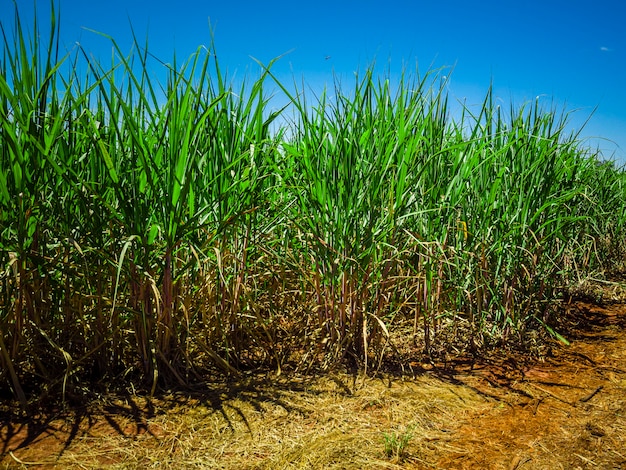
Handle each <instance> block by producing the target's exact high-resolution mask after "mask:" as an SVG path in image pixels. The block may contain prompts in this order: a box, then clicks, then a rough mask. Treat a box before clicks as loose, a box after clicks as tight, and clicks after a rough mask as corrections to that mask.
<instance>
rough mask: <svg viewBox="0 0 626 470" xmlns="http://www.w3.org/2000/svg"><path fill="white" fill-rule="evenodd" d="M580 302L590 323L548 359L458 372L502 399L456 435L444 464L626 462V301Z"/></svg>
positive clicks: (515, 466)
mask: <svg viewBox="0 0 626 470" xmlns="http://www.w3.org/2000/svg"><path fill="white" fill-rule="evenodd" d="M577 308H579V309H580V312H581V313H583V314H584V317H585V318H586V319H587V321H588V323H587V327H586V328H585V329H584V330H579V331H578V332H577V335H576V337H574V338H572V344H571V345H570V346H569V347H563V348H560V349H559V350H557V351H556V352H555V355H554V357H552V358H550V359H549V360H547V361H546V362H545V363H541V364H535V365H533V366H531V367H529V368H518V367H515V366H514V365H511V364H498V365H492V366H484V367H482V368H481V369H479V370H475V371H474V372H472V373H469V374H460V375H459V376H457V379H458V380H459V381H461V382H463V383H465V384H467V385H469V386H475V387H477V388H478V389H480V390H481V391H483V392H484V393H490V394H493V396H494V397H496V398H497V401H498V402H499V405H498V406H496V407H495V408H493V409H491V410H487V411H485V412H482V413H476V414H474V415H473V416H472V417H471V418H470V419H469V420H468V421H467V422H466V423H465V424H463V425H462V426H461V427H460V428H459V429H458V430H457V432H456V433H455V434H454V436H451V438H450V439H451V441H452V442H453V445H454V447H456V448H457V449H458V450H457V451H452V452H450V453H449V455H446V456H443V457H442V458H441V459H439V460H438V466H439V467H440V468H472V469H473V468H477V469H478V468H494V469H495V468H499V469H510V470H513V469H523V468H528V469H558V468H563V469H578V468H581V469H582V468H602V469H621V468H626V334H625V330H624V327H625V326H626V305H623V304H616V305H608V306H604V307H600V306H596V305H592V304H585V303H579V304H578V305H577Z"/></svg>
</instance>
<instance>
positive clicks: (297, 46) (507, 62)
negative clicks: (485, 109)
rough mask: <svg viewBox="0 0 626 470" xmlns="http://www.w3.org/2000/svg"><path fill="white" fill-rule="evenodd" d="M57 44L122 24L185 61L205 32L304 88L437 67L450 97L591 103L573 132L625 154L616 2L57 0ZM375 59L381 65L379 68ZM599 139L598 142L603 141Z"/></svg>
mask: <svg viewBox="0 0 626 470" xmlns="http://www.w3.org/2000/svg"><path fill="white" fill-rule="evenodd" d="M17 3H18V5H19V7H20V11H21V14H22V19H23V20H28V18H30V17H32V11H33V4H34V3H36V5H37V9H38V11H39V18H40V20H42V22H43V21H44V20H46V19H47V18H48V16H49V4H50V3H49V1H48V0H36V1H35V2H33V0H17ZM57 4H58V5H60V8H61V24H62V41H63V44H64V46H65V47H67V48H68V49H71V48H72V47H74V44H75V43H76V42H80V43H81V44H82V45H83V47H85V48H86V49H87V50H88V51H90V52H92V53H93V54H94V55H95V56H97V57H99V58H100V59H102V60H106V59H107V58H108V57H109V56H110V51H111V47H110V44H109V43H107V41H106V40H105V39H104V38H102V37H100V36H98V35H95V34H93V33H91V32H89V31H87V30H86V29H84V28H90V29H95V30H98V31H102V32H104V33H107V34H110V35H112V36H114V37H115V39H116V40H117V42H118V43H119V44H120V45H121V46H122V49H124V50H128V51H130V47H131V44H132V41H131V38H130V31H131V29H130V26H129V25H130V24H131V23H132V25H133V28H134V29H135V32H136V33H137V34H138V35H139V37H140V38H142V39H144V38H146V37H148V40H149V45H150V50H151V52H152V53H153V54H155V55H157V56H159V57H160V58H162V59H163V60H164V61H165V62H168V61H170V60H171V58H172V55H173V52H174V50H175V51H176V54H177V56H178V58H179V59H182V58H186V57H187V56H188V55H189V54H191V53H193V52H194V51H195V50H196V49H197V47H198V46H200V45H202V44H208V43H210V41H211V33H210V28H209V19H210V21H211V24H212V25H213V28H214V32H215V45H216V49H217V53H218V57H219V59H220V62H221V63H222V66H224V67H227V68H228V70H229V72H230V73H231V74H233V73H236V74H237V75H240V76H244V75H246V74H248V75H252V76H254V75H256V74H257V73H258V66H257V65H256V63H255V62H254V61H253V60H252V59H251V58H250V57H251V56H253V57H255V58H257V59H259V60H261V61H263V62H265V63H267V62H269V61H270V60H271V59H272V58H275V57H277V56H279V55H282V54H285V53H287V52H289V53H288V54H287V55H285V56H284V57H283V58H282V59H281V60H280V61H279V62H278V63H277V64H276V67H275V69H274V71H275V72H276V73H277V74H278V76H279V78H280V79H281V80H288V81H291V80H292V78H293V77H295V78H297V79H298V80H301V79H302V78H304V81H305V82H306V83H307V84H308V85H311V86H312V87H314V88H315V87H321V86H322V84H323V83H332V79H333V73H336V74H338V76H340V77H344V78H346V79H347V80H351V77H352V76H353V72H354V71H356V70H358V69H360V70H363V69H364V68H365V67H366V66H367V65H368V64H370V63H371V62H372V61H373V60H376V62H377V64H382V66H384V67H387V65H389V64H390V66H391V69H392V70H396V71H400V70H401V68H402V66H403V65H407V66H408V68H409V70H412V69H414V67H415V65H417V66H418V68H419V70H420V72H421V73H424V72H426V71H427V70H429V69H433V68H441V67H444V68H446V69H445V70H446V71H445V72H444V73H446V74H449V73H450V69H452V68H453V70H452V71H451V74H450V77H451V81H450V88H449V92H450V97H451V98H452V99H453V100H467V103H469V104H472V103H479V102H480V101H481V100H482V98H484V95H485V93H486V91H487V89H488V87H489V84H490V82H492V81H493V84H494V90H495V93H496V96H497V97H498V98H499V99H501V100H502V102H503V104H507V106H508V103H509V102H510V100H511V99H513V101H514V103H515V104H516V105H521V104H523V103H525V102H528V101H530V100H534V99H535V98H536V97H537V96H542V98H541V99H542V100H544V103H545V105H546V107H548V108H549V107H550V106H551V104H552V103H555V104H556V105H557V107H558V109H562V108H563V107H565V108H566V109H567V110H572V111H575V112H574V114H573V116H572V125H574V126H576V125H579V124H580V123H582V122H583V121H585V120H586V119H587V118H588V117H589V115H590V113H591V112H592V111H593V110H594V109H596V108H597V109H596V111H595V113H594V115H593V116H592V118H591V120H590V122H589V123H588V125H587V127H586V128H585V129H584V130H583V133H582V136H584V137H589V138H592V137H602V138H603V139H600V140H598V139H591V140H589V141H588V142H589V145H591V146H593V147H596V146H598V145H599V146H600V148H601V149H603V151H604V153H605V155H606V156H607V157H610V156H611V155H613V154H614V156H615V157H616V158H617V159H618V160H619V161H620V162H622V163H626V86H624V84H625V83H626V28H625V27H624V21H625V19H626V2H624V1H623V0H615V1H608V0H595V1H578V0H569V1H554V0H547V1H546V0H543V1H535V0H531V1H526V2H520V1H515V2H508V1H503V0H501V1H474V2H472V1H469V0H465V1H456V0H455V1H441V2H434V1H428V2H426V1H409V0H402V1H399V0H387V1H385V2H379V1H378V2H374V1H370V0H362V1H359V2H356V1H343V2H342V1H339V0H336V1H333V2H330V1H326V0H319V1H317V2H284V1H274V2H270V1H267V2H259V1H239V2H224V1H223V0H222V1H214V0H210V1H199V0H189V1H183V0H178V1H164V0H107V1H106V2H105V1H85V0H81V1H78V0H58V2H57ZM12 5H13V1H12V0H0V21H2V23H3V24H4V25H5V26H7V25H9V26H10V25H11V23H12V10H13V8H12ZM384 67H383V68H384ZM604 139H609V140H610V141H612V142H610V141H607V140H604Z"/></svg>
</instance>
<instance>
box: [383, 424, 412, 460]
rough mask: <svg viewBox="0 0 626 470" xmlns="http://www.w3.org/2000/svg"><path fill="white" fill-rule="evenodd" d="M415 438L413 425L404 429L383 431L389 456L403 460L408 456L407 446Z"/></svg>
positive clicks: (386, 453)
mask: <svg viewBox="0 0 626 470" xmlns="http://www.w3.org/2000/svg"><path fill="white" fill-rule="evenodd" d="M411 439H413V427H412V426H409V427H407V428H406V429H405V430H404V431H402V432H400V431H391V432H384V433H383V440H384V442H385V455H386V456H387V457H389V458H393V459H396V460H402V459H403V458H404V457H405V456H406V448H407V446H408V444H409V442H410V441H411Z"/></svg>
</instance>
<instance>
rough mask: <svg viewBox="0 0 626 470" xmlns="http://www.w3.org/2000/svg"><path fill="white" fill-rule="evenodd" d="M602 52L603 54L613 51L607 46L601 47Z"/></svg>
mask: <svg viewBox="0 0 626 470" xmlns="http://www.w3.org/2000/svg"><path fill="white" fill-rule="evenodd" d="M600 50H601V51H602V52H609V51H611V49H609V48H608V47H606V46H602V47H600Z"/></svg>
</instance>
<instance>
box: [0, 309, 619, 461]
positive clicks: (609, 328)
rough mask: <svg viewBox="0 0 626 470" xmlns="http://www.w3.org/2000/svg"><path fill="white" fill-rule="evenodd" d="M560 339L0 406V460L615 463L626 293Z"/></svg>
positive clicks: (584, 314) (585, 314)
mask: <svg viewBox="0 0 626 470" xmlns="http://www.w3.org/2000/svg"><path fill="white" fill-rule="evenodd" d="M569 308H570V309H571V311H570V313H571V315H572V318H573V321H574V322H575V321H577V319H579V320H580V322H579V327H578V328H577V329H576V330H572V331H570V332H569V333H568V335H569V336H568V339H570V340H571V344H570V345H569V346H561V347H557V348H555V349H553V352H552V354H551V355H550V356H549V357H546V358H544V359H543V360H542V361H536V362H533V363H529V362H528V361H527V360H526V359H524V358H522V357H517V358H516V357H506V358H499V359H490V360H483V361H481V362H479V363H469V362H464V361H458V362H457V363H455V364H447V365H446V366H445V367H443V366H441V367H438V366H434V367H433V366H431V365H428V366H426V365H424V367H421V368H419V367H418V369H420V370H421V372H420V373H418V374H416V375H415V376H414V377H411V378H398V377H389V376H381V377H377V378H363V377H353V376H350V375H347V374H329V375H325V376H321V377H315V378H311V377H309V378H298V379H296V378H280V377H279V378H277V377H273V376H267V377H250V378H249V379H246V380H241V381H239V382H237V383H233V384H222V385H215V386H207V390H205V391H202V392H198V393H194V394H182V393H181V394H172V395H170V396H166V397H161V398H159V399H158V400H156V399H155V400H146V399H143V398H139V397H137V396H134V395H131V394H129V395H128V396H118V397H106V398H103V399H102V400H100V401H99V402H98V403H93V404H90V405H89V406H87V407H80V408H73V409H66V410H63V409H60V410H57V411H56V412H54V413H46V414H45V415H41V416H36V417H32V416H31V417H29V419H25V418H24V419H23V418H21V416H20V414H19V413H18V412H17V411H11V410H6V409H5V411H4V413H3V414H2V415H0V468H32V469H34V468H41V469H53V468H116V469H130V468H173V469H177V468H211V469H212V468H215V469H233V470H234V469H284V468H293V469H295V468H298V469H318V468H320V469H321V468H336V469H352V468H354V469H357V468H359V469H362V468H371V469H375V468H380V469H397V468H425V469H428V468H436V469H505V470H516V469H551V470H552V469H587V468H599V469H621V468H624V469H626V335H625V334H624V327H625V326H626V304H625V303H623V302H622V303H620V302H614V303H612V302H608V303H605V304H603V305H599V304H597V303H586V302H578V303H576V304H572V305H571V307H569Z"/></svg>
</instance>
